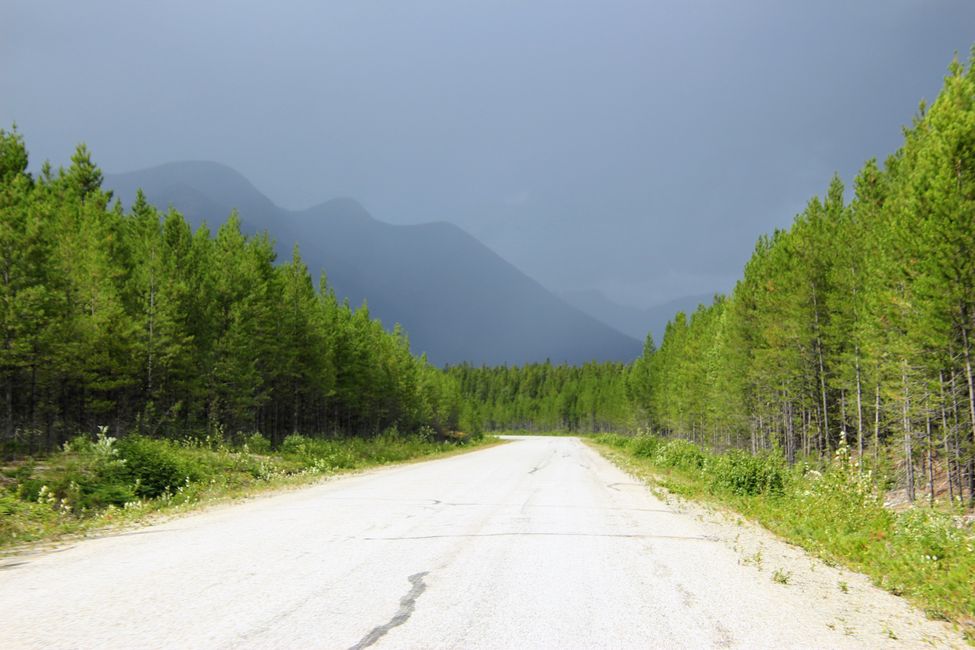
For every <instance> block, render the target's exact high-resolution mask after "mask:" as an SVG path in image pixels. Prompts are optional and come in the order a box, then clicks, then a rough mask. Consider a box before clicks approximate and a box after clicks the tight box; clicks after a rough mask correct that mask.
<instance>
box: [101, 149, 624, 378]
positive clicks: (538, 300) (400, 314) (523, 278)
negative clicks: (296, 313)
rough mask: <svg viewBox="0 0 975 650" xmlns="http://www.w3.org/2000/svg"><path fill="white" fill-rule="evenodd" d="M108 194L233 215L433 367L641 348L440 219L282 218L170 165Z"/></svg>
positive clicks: (116, 185) (333, 211)
mask: <svg viewBox="0 0 975 650" xmlns="http://www.w3.org/2000/svg"><path fill="white" fill-rule="evenodd" d="M105 187H106V188H108V189H112V190H114V191H115V195H116V196H117V197H118V198H119V199H120V200H121V201H122V202H123V204H124V205H126V206H128V205H131V202H132V201H133V200H134V198H135V195H136V191H137V189H138V188H142V190H143V192H145V194H146V198H147V199H148V200H149V202H150V203H152V204H154V205H156V206H157V207H158V208H160V209H162V210H165V209H167V208H168V207H170V206H172V207H174V208H176V209H177V210H179V211H180V212H182V213H183V214H184V215H185V216H186V218H187V220H189V221H190V223H192V224H194V225H198V224H200V223H201V222H202V221H204V220H205V221H206V222H207V223H209V224H210V225H211V226H212V227H216V226H217V225H218V224H220V223H222V222H223V221H224V220H225V219H226V218H227V216H228V215H229V214H230V212H231V210H232V209H237V211H238V212H239V214H240V217H241V221H242V223H243V227H244V229H245V231H247V232H249V233H256V232H261V231H264V230H267V231H268V232H269V233H270V235H271V237H272V238H273V239H274V240H275V242H276V249H277V251H278V256H279V258H280V259H289V258H290V256H291V248H292V246H293V245H294V244H295V243H298V245H299V247H300V249H301V255H302V258H303V259H304V261H305V263H306V264H307V265H308V268H309V271H310V272H311V274H312V277H315V278H317V277H318V274H319V273H320V272H321V271H323V270H324V271H325V273H326V274H327V277H328V281H329V284H330V285H331V286H332V287H333V288H334V289H335V292H336V294H337V295H338V296H339V297H345V298H348V299H349V301H350V302H351V304H353V305H355V306H357V305H359V304H361V303H362V302H363V301H366V302H367V304H368V306H369V311H370V313H371V314H372V315H374V316H376V317H378V318H380V319H382V321H383V323H385V324H386V325H387V326H391V325H392V324H393V323H396V322H398V323H400V324H402V326H403V327H404V328H405V330H406V332H407V333H408V335H409V337H410V342H411V346H412V348H413V351H414V352H416V353H423V352H425V353H426V354H427V355H428V357H429V359H430V360H431V361H432V362H433V363H435V364H438V365H442V364H448V363H449V364H457V363H461V362H464V361H467V362H470V363H473V364H491V365H495V364H502V363H508V364H522V363H527V362H533V361H544V360H545V359H550V360H551V361H553V362H562V361H565V362H568V363H583V362H586V361H591V360H600V361H610V360H613V361H630V360H632V359H634V358H636V357H637V356H638V355H639V353H640V349H641V346H640V342H639V341H637V340H636V339H634V338H632V337H629V336H626V335H625V334H623V333H621V332H619V331H617V330H615V329H613V328H611V327H609V326H608V325H606V324H605V323H603V322H601V321H599V320H598V319H596V318H594V317H592V316H591V315H589V314H586V313H583V312H582V311H580V310H579V309H577V308H575V307H572V306H570V305H569V304H567V303H566V302H565V301H563V300H562V299H561V298H559V297H557V296H555V295H554V294H552V293H551V292H549V291H547V290H546V289H545V288H544V287H542V286H541V285H540V284H539V283H538V282H536V281H535V280H533V279H531V278H530V277H528V276H527V275H525V274H524V273H522V272H521V271H519V270H518V269H517V268H515V267H514V266H513V265H511V264H510V263H508V262H507V261H505V260H504V259H502V258H501V257H500V256H498V255H497V254H496V253H494V252H493V251H491V250H490V249H489V248H488V247H486V246H485V245H484V244H482V243H481V242H479V241H478V240H477V239H475V238H474V237H472V236H471V235H469V234H468V233H466V232H465V231H463V230H462V229H460V228H459V227H457V226H455V225H453V224H450V223H446V222H432V223H425V224H420V225H409V226H403V225H392V224H388V223H384V222H382V221H378V220H376V219H375V218H373V216H372V215H370V214H369V212H368V211H367V210H366V209H365V208H364V207H363V206H362V205H360V204H359V203H358V202H356V201H355V200H353V199H350V198H337V199H333V200H331V201H327V202H325V203H322V204H320V205H317V206H314V207H311V208H308V209H306V210H301V211H290V210H285V209H283V208H281V207H279V206H277V205H275V204H274V203H273V202H272V201H271V200H270V199H268V198H267V197H266V196H264V195H263V194H261V192H260V191H258V190H257V189H256V188H255V187H254V185H253V184H252V183H250V182H249V181H248V180H247V179H246V178H245V177H243V176H242V175H241V174H239V173H237V172H236V171H234V170H233V169H231V168H229V167H226V166H224V165H220V164H218V163H211V162H185V163H169V164H166V165H161V166H159V167H153V168H149V169H144V170H140V171H135V172H129V173H124V174H106V176H105Z"/></svg>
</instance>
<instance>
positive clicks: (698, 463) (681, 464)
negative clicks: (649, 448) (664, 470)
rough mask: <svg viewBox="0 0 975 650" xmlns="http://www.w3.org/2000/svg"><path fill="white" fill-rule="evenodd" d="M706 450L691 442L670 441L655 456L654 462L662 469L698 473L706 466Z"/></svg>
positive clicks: (676, 439) (677, 439) (661, 446)
mask: <svg viewBox="0 0 975 650" xmlns="http://www.w3.org/2000/svg"><path fill="white" fill-rule="evenodd" d="M705 457H706V456H705V453H704V450H703V449H701V448H700V447H699V446H697V445H696V444H694V443H693V442H690V441H689V440H682V439H681V438H674V439H673V440H668V441H666V442H665V443H663V444H662V445H660V448H659V449H658V450H657V453H656V454H654V456H653V460H654V462H655V463H656V464H657V465H659V466H661V467H669V468H673V469H681V470H687V471H692V472H693V471H698V470H700V469H701V468H702V467H703V466H704V459H705Z"/></svg>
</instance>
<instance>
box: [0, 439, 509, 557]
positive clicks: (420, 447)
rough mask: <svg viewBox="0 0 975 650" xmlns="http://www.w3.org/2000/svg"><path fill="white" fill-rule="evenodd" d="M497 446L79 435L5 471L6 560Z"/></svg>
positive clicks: (1, 512)
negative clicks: (234, 502)
mask: <svg viewBox="0 0 975 650" xmlns="http://www.w3.org/2000/svg"><path fill="white" fill-rule="evenodd" d="M497 442H498V441H497V439H496V438H493V437H480V436H478V437H464V436H459V437H457V438H454V439H451V440H440V441H437V440H430V439H425V438H421V437H416V436H403V435H399V434H397V433H395V432H389V433H387V434H384V435H381V436H378V437H374V438H349V439H339V440H321V439H312V438H305V437H302V436H289V437H288V438H286V439H285V440H284V441H283V442H282V444H281V445H280V446H279V448H278V449H277V450H274V451H272V450H271V445H270V443H269V442H268V440H267V439H265V438H263V437H262V436H260V435H259V434H254V435H252V436H250V437H249V438H248V439H247V440H246V441H245V442H244V443H243V444H240V445H232V444H229V443H227V442H225V441H223V440H219V439H212V438H205V439H203V440H194V439H186V440H182V441H169V440H158V439H152V438H144V437H140V436H128V437H125V438H123V439H121V440H116V439H114V438H111V437H108V436H107V435H105V433H104V432H103V433H101V434H99V435H98V437H97V438H95V439H91V438H87V437H78V438H75V439H74V440H72V441H71V442H70V443H68V444H66V445H65V446H64V448H63V449H61V450H60V451H58V452H57V453H54V454H50V455H47V456H45V457H41V458H27V459H21V460H19V461H17V462H12V463H8V464H7V465H6V466H3V467H0V552H17V551H19V550H21V549H22V548H23V547H24V546H26V545H29V544H34V543H38V542H50V541H56V540H58V539H62V538H64V537H68V536H77V535H86V534H91V533H94V532H98V531H101V530H105V529H111V528H116V527H124V526H130V525H138V524H144V523H146V522H149V521H152V520H153V519H155V518H158V517H159V516H160V515H172V514H177V513H180V512H187V511H191V510H196V509H199V508H201V507H205V506H207V505H210V504H214V503H219V502H225V501H227V500H230V499H234V498H239V497H245V496H250V495H254V494H258V493H261V492H266V491H268V490H274V489H281V488H288V487H297V486H301V485H307V484H309V483H313V482H316V481H320V480H322V479H323V478H325V477H328V476H331V475H335V474H339V473H344V472H351V471H355V470H361V469H365V468H369V467H375V466H379V465H385V464H390V463H401V462H406V461H410V460H419V459H426V458H431V457H442V456H446V455H451V454H455V453H461V452H463V451H466V450H468V449H473V448H476V447H480V446H486V445H490V444H496V443H497Z"/></svg>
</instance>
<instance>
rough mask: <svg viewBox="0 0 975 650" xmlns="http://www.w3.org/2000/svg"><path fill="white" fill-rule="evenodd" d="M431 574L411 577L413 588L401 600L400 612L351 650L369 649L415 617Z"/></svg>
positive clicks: (418, 574) (419, 574)
mask: <svg viewBox="0 0 975 650" xmlns="http://www.w3.org/2000/svg"><path fill="white" fill-rule="evenodd" d="M428 573H430V572H429V571H423V572H421V573H414V574H413V575H411V576H410V577H409V580H410V584H411V585H412V588H411V589H410V590H409V592H407V594H406V595H405V596H403V597H402V598H400V600H399V611H398V612H396V614H395V615H394V616H393V618H391V619H389V622H387V623H385V624H383V625H379V626H377V627H374V628H373V629H372V630H371V631H370V632H369V634H367V635H365V636H364V637H362V640H361V641H359V642H358V643H357V644H355V645H354V646H352V647H351V648H350V649H349V650H362V648H368V647H369V646H371V645H372V644H374V643H375V642H376V641H378V640H379V639H381V638H382V637H383V636H385V635H386V633H387V632H389V631H390V630H391V629H393V628H394V627H397V626H399V625H402V624H403V623H405V622H406V621H408V620H409V618H410V616H412V615H413V610H414V609H416V599H417V598H419V597H420V594H422V593H423V592H424V591H426V589H427V583H425V582H423V578H425V577H426V575H427V574H428Z"/></svg>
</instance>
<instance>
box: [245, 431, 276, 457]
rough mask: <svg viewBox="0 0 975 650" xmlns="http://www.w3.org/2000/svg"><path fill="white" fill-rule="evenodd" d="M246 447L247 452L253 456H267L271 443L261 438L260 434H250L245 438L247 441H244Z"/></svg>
mask: <svg viewBox="0 0 975 650" xmlns="http://www.w3.org/2000/svg"><path fill="white" fill-rule="evenodd" d="M244 444H245V445H247V449H248V451H251V452H253V453H255V454H269V453H271V441H270V440H268V439H267V438H265V437H264V436H262V435H261V434H260V433H256V432H255V433H252V434H251V435H249V436H247V440H245V441H244Z"/></svg>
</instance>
